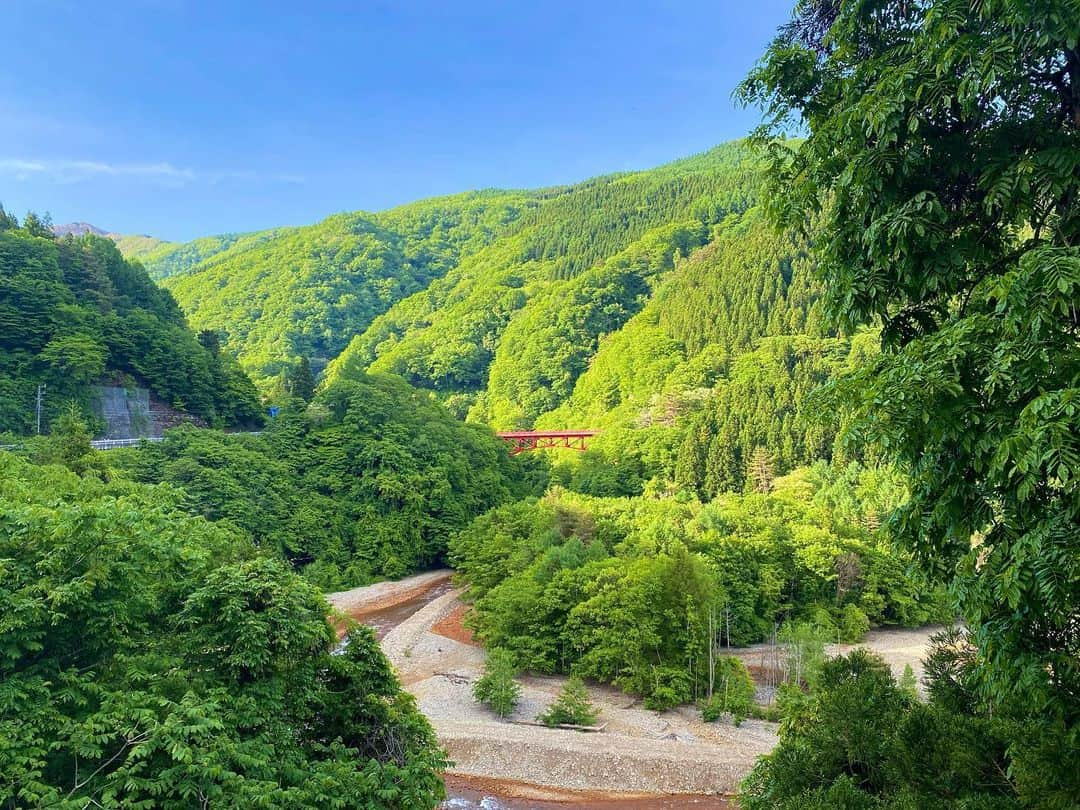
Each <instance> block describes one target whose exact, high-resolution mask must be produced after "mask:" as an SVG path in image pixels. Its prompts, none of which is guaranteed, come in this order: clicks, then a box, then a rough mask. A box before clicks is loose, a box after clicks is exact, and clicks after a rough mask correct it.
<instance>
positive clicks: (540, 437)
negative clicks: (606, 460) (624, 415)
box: [495, 430, 600, 456]
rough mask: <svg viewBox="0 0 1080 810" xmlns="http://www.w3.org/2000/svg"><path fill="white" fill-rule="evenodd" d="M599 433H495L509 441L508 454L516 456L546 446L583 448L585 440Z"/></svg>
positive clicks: (581, 431) (592, 431)
mask: <svg viewBox="0 0 1080 810" xmlns="http://www.w3.org/2000/svg"><path fill="white" fill-rule="evenodd" d="M599 433H600V431H598V430H512V431H508V432H505V433H496V434H495V435H496V436H498V437H499V438H500V439H505V440H506V441H508V442H510V455H512V456H516V455H517V454H518V453H524V452H525V451H526V450H543V449H545V448H548V447H565V448H567V449H569V450H584V449H585V443H586V440H587V439H589V438H590V437H592V436H596V435H598V434H599Z"/></svg>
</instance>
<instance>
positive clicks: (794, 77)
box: [744, 0, 1080, 800]
mask: <svg viewBox="0 0 1080 810" xmlns="http://www.w3.org/2000/svg"><path fill="white" fill-rule="evenodd" d="M744 95H745V97H746V98H747V99H749V100H751V101H756V102H760V103H762V104H763V106H764V107H765V108H766V110H767V113H768V116H769V117H768V121H767V123H766V124H765V126H764V127H763V130H762V132H761V133H760V140H762V141H763V142H766V143H768V145H769V148H770V151H771V170H770V176H771V183H770V185H771V194H770V198H769V199H770V206H771V207H772V209H773V211H774V213H775V214H776V215H777V217H778V220H779V221H780V222H781V223H782V224H784V225H789V226H794V227H797V228H798V227H802V226H804V225H805V223H807V222H809V221H810V220H814V221H815V227H816V228H817V233H819V234H820V236H819V238H818V240H817V243H816V251H815V252H816V256H817V259H818V263H819V267H820V274H821V276H822V278H823V279H824V280H825V282H826V285H825V289H826V301H827V306H828V309H829V311H830V312H831V313H832V315H833V316H834V318H835V319H836V321H837V322H839V323H841V324H843V325H845V326H848V327H852V326H855V325H858V324H864V323H880V324H881V326H882V336H883V349H884V350H883V352H882V354H881V356H880V357H879V358H878V360H877V361H876V362H875V363H873V364H870V365H869V366H868V367H867V368H866V369H865V370H864V371H863V372H862V373H860V374H859V375H857V376H855V377H854V378H853V379H851V380H849V381H848V382H847V383H846V384H845V385H842V386H840V387H839V391H838V395H839V396H838V401H840V402H841V403H843V404H846V405H847V406H848V407H849V408H850V409H851V411H852V429H851V431H850V432H849V434H848V435H849V438H850V440H851V442H853V443H856V444H859V445H865V444H866V443H873V444H876V445H877V446H878V447H879V448H880V450H881V452H882V453H883V454H885V455H886V456H887V457H889V458H891V459H894V460H895V461H896V462H897V463H898V464H899V465H901V467H902V469H903V470H904V471H905V472H907V473H908V474H909V475H910V479H911V482H912V489H911V499H910V500H909V502H908V504H907V505H906V507H904V509H903V510H902V511H901V513H900V515H899V516H898V519H897V520H896V521H895V524H894V527H895V531H896V534H897V537H898V538H899V539H900V540H901V541H902V542H903V543H904V544H905V545H906V546H907V547H908V548H909V549H911V550H912V551H913V552H914V553H915V554H916V555H917V557H918V559H919V560H920V561H921V562H922V564H923V565H924V566H925V568H926V569H927V570H928V571H932V572H934V573H935V574H936V575H938V576H941V577H943V578H946V579H948V580H950V581H951V583H952V590H953V593H954V594H955V596H956V598H957V601H958V603H959V605H960V607H961V608H962V610H963V614H964V616H965V617H966V619H967V620H968V622H969V623H970V626H971V628H972V633H973V640H974V643H975V652H974V656H975V667H974V670H973V672H974V674H975V677H976V678H977V681H978V686H979V697H980V698H981V702H980V707H981V708H982V709H983V710H985V711H993V712H994V713H995V715H997V716H1009V715H1012V716H1016V717H1018V718H1028V717H1031V718H1037V719H1038V720H1039V721H1041V722H1042V723H1043V724H1044V728H1045V730H1044V731H1041V732H1038V733H1039V734H1040V736H1042V737H1044V738H1045V739H1047V740H1056V741H1057V742H1056V744H1057V745H1058V746H1059V747H1060V748H1061V749H1062V750H1063V751H1064V750H1067V751H1069V752H1070V756H1069V757H1066V758H1064V759H1063V760H1062V761H1061V762H1060V763H1058V764H1057V766H1056V767H1054V768H1052V770H1051V773H1050V774H1049V775H1048V781H1049V782H1052V781H1053V780H1054V779H1055V778H1056V779H1058V780H1060V781H1061V785H1062V786H1063V787H1061V788H1059V789H1060V790H1064V789H1065V788H1064V786H1065V785H1068V786H1069V787H1070V788H1071V790H1072V791H1073V793H1072V798H1073V800H1075V799H1076V797H1077V795H1080V786H1078V785H1077V782H1076V779H1077V774H1078V773H1080V767H1077V764H1076V752H1077V751H1080V622H1078V621H1077V605H1080V317H1078V311H1077V306H1076V304H1077V300H1078V299H1080V4H1078V3H1077V2H1076V0H1042V1H1041V2H1038V3H1028V2H1016V1H1015V0H991V1H990V2H983V3H977V4H972V3H970V2H968V0H936V1H935V2H929V3H906V2H883V3H831V2H805V3H802V4H801V5H800V6H799V8H798V11H797V14H796V17H795V20H794V21H793V22H792V24H791V25H789V26H787V27H786V28H784V29H783V30H782V31H781V33H780V35H779V37H778V38H777V40H776V41H775V43H774V44H773V46H772V47H771V48H770V49H769V51H768V53H767V54H766V56H765V58H764V60H763V61H762V63H761V64H760V66H759V67H758V68H757V69H756V70H755V71H754V72H753V73H752V74H751V76H750V78H749V79H748V80H747V82H746V84H745V86H744ZM795 118H801V119H802V120H803V121H804V122H805V124H806V127H807V129H808V132H809V135H808V138H807V140H806V141H805V142H804V143H803V144H802V145H801V147H800V148H799V149H798V150H793V149H791V148H789V146H788V145H786V144H784V143H782V142H777V141H773V140H772V137H773V136H774V135H776V134H778V133H780V132H781V131H782V130H783V129H784V127H785V126H786V125H787V123H788V122H790V121H791V120H793V119H795ZM1011 744H1012V746H1013V747H1016V746H1018V745H1019V741H1018V740H1016V739H1013V740H1012V741H1011ZM1048 793H1050V794H1052V795H1056V791H1055V789H1049V790H1048Z"/></svg>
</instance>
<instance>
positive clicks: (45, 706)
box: [0, 423, 446, 810]
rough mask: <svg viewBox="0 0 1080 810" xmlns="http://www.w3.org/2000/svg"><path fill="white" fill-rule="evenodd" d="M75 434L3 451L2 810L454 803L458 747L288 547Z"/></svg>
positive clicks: (75, 430)
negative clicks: (344, 630)
mask: <svg viewBox="0 0 1080 810" xmlns="http://www.w3.org/2000/svg"><path fill="white" fill-rule="evenodd" d="M67 428H69V430H65V431H58V433H57V435H55V436H53V437H50V438H49V439H47V440H44V442H43V443H44V445H45V446H44V447H39V448H38V449H41V450H42V451H43V452H42V455H43V456H45V457H48V458H50V459H51V460H53V461H58V462H63V463H64V464H66V465H67V466H68V467H70V468H71V469H70V470H69V469H65V467H64V466H60V465H59V464H57V465H49V466H36V465H34V464H30V463H28V462H26V461H24V460H22V459H19V458H17V457H16V456H15V455H14V454H12V453H9V452H0V559H3V561H4V562H3V565H2V566H0V604H2V605H3V616H4V621H3V622H2V623H0V649H2V650H3V655H2V656H0V738H2V739H3V741H4V744H3V746H0V773H2V774H3V778H2V779H0V804H3V805H4V806H5V807H50V806H52V807H88V806H94V805H103V804H104V805H108V806H112V807H127V808H135V807H164V808H184V807H191V806H192V805H193V804H194V805H196V806H198V805H200V804H201V805H203V806H211V805H213V806H226V807H254V806H260V805H262V806H267V805H269V806H274V807H327V806H334V805H335V804H340V805H341V806H350V807H368V808H384V810H391V809H392V808H401V807H432V806H434V805H435V804H436V803H437V802H438V800H439V798H441V796H442V794H443V788H442V783H441V780H440V778H439V772H440V771H441V770H442V769H443V768H444V767H445V765H446V763H445V757H444V755H443V753H442V751H441V750H440V749H439V748H438V745H437V743H436V741H435V738H434V734H433V733H432V730H431V727H430V726H429V725H428V723H427V721H426V720H425V718H424V717H423V716H422V715H421V714H420V713H419V712H418V711H417V709H416V704H415V703H414V701H413V699H412V697H411V696H410V695H408V694H407V693H405V692H403V691H402V690H401V687H400V685H399V683H398V681H397V679H396V677H395V676H394V673H393V671H392V669H391V668H390V665H389V664H388V663H387V661H386V659H385V658H384V657H383V656H382V653H381V651H380V650H379V647H378V645H377V643H376V641H375V638H374V636H373V635H372V634H371V632H370V631H368V630H366V629H364V630H357V631H355V632H353V633H352V634H351V636H350V637H349V639H348V640H347V641H346V643H345V644H343V645H342V646H341V647H340V648H339V649H337V650H336V651H335V650H334V644H335V637H334V632H333V629H332V627H331V624H330V621H329V615H328V614H329V606H328V605H327V604H326V601H325V600H324V599H323V597H322V594H321V593H320V591H319V590H318V589H317V588H316V587H315V586H314V585H312V584H311V583H308V582H305V581H304V580H302V579H301V578H300V577H299V576H297V575H296V574H295V573H293V572H292V571H291V570H290V568H289V566H288V565H286V564H285V563H284V562H282V561H281V560H280V559H279V558H277V556H276V554H275V553H274V551H273V550H271V549H262V550H260V549H259V547H258V546H257V544H256V543H255V542H253V538H252V537H251V536H250V535H248V534H247V533H245V532H243V531H242V530H240V529H239V528H238V527H237V525H236V524H235V523H228V522H224V521H218V522H210V521H207V520H205V519H204V518H202V517H197V516H192V515H190V514H189V513H188V510H187V508H186V505H185V503H184V501H185V500H186V498H187V496H186V495H185V493H184V492H183V491H181V490H179V489H177V488H175V487H170V486H147V485H143V484H135V483H132V482H131V481H127V480H123V479H118V480H113V481H111V482H106V481H103V480H102V477H101V476H102V470H103V468H104V464H103V463H102V462H101V461H100V459H97V460H95V459H93V456H94V455H95V454H93V453H92V452H91V451H90V448H89V443H88V442H87V441H86V437H85V433H83V432H82V431H81V428H80V427H79V426H78V425H77V424H75V423H71V424H69V425H67ZM205 433H206V435H207V436H209V435H212V434H210V433H209V432H205ZM80 434H81V438H80ZM76 470H77V471H79V472H80V473H81V475H80V474H77V473H76V472H75V471H76ZM271 797H272V798H271Z"/></svg>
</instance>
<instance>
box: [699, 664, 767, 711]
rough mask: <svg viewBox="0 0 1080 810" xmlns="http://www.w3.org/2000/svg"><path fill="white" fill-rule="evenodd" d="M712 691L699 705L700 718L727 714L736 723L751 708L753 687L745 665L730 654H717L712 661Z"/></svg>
mask: <svg viewBox="0 0 1080 810" xmlns="http://www.w3.org/2000/svg"><path fill="white" fill-rule="evenodd" d="M710 680H711V681H712V694H710V695H707V696H706V697H705V700H704V701H702V704H701V719H702V720H704V721H706V722H708V723H712V722H714V721H716V720H719V719H720V715H722V714H725V713H727V714H730V715H731V717H732V719H733V720H734V721H735V725H739V724H740V723H742V721H743V720H745V719H746V718H747V717H749V716H750V714H751V712H753V711H754V697H755V695H756V694H757V687H756V686H755V685H754V681H753V679H752V678H751V677H750V673H749V671H747V669H746V664H744V663H743V662H742V661H740V660H739V659H738V658H735V657H734V656H721V657H719V658H718V659H717V660H716V661H715V662H714V663H713V671H712V672H711V673H710Z"/></svg>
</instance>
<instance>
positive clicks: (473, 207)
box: [144, 192, 531, 392]
mask: <svg viewBox="0 0 1080 810" xmlns="http://www.w3.org/2000/svg"><path fill="white" fill-rule="evenodd" d="M530 205H531V200H530V198H528V197H527V196H525V195H521V194H514V193H494V192H493V193H484V192H479V193H471V194H463V195H460V196H457V197H449V198H444V199H440V200H432V201H428V202H422V203H416V204H414V205H410V206H405V207H403V208H398V209H394V210H391V211H386V212H383V213H381V214H374V215H371V214H363V213H355V214H339V215H335V216H332V217H329V218H328V219H326V220H324V221H323V222H320V223H319V224H317V225H312V226H309V227H304V228H279V229H276V230H271V231H261V232H257V233H253V234H246V235H228V236H221V237H212V238H208V239H201V240H196V241H195V242H191V243H188V244H185V245H179V246H170V247H168V248H163V249H162V250H161V251H159V252H156V253H153V254H149V255H147V256H146V257H144V258H145V260H146V261H147V263H148V266H149V267H150V270H151V273H153V274H155V275H156V276H157V277H159V278H164V282H163V283H164V285H165V286H166V287H167V288H168V289H169V290H170V291H171V292H172V293H173V294H174V295H175V296H176V298H177V300H178V301H179V302H180V304H181V306H182V307H183V308H184V310H185V312H187V313H188V317H189V318H190V320H191V323H192V324H193V325H194V326H195V327H196V328H199V329H215V330H218V331H220V332H221V333H222V334H223V335H224V337H225V342H226V345H227V346H228V347H229V348H230V350H232V351H235V352H236V353H237V354H238V356H239V358H240V361H241V363H242V365H243V366H244V367H245V369H247V370H248V371H249V373H251V374H252V376H253V377H254V378H255V380H256V382H257V383H258V384H259V385H260V387H261V388H262V389H263V390H264V392H268V391H272V390H273V388H274V384H275V383H276V382H277V381H278V379H279V377H280V375H281V374H283V373H284V372H286V371H287V370H288V369H289V368H290V367H292V366H294V365H295V364H296V363H297V362H299V359H300V358H306V359H307V360H308V361H309V362H310V363H311V365H312V366H313V367H314V368H315V369H316V370H318V369H320V368H321V367H322V366H323V365H325V364H326V363H327V361H329V360H330V359H331V358H333V357H334V356H336V355H337V354H338V352H340V351H341V350H342V349H343V348H344V347H345V345H346V344H347V343H348V341H349V338H350V337H351V336H352V335H354V334H358V333H360V332H362V331H364V330H365V329H366V328H367V326H368V325H369V324H370V323H371V321H372V320H373V319H374V318H375V317H376V316H377V315H380V314H381V313H383V312H385V311H386V310H387V309H388V308H389V307H390V306H391V305H392V304H394V303H396V302H397V301H399V300H401V299H403V298H405V297H407V296H409V295H411V294H413V293H415V292H418V291H420V290H423V289H425V288H426V287H427V286H428V285H429V284H430V283H431V282H432V281H433V280H435V279H438V278H440V277H441V276H443V275H444V274H445V273H446V272H447V271H448V270H449V269H450V268H451V267H453V266H455V265H456V264H457V262H458V261H459V260H460V259H461V258H462V257H464V256H467V255H469V254H471V253H474V252H476V251H477V250H478V249H480V248H481V247H483V246H484V245H486V244H488V243H490V242H491V241H492V240H493V239H494V238H495V237H496V236H497V235H498V234H500V233H501V232H502V231H503V229H504V228H505V227H506V225H507V223H509V222H512V221H513V220H515V219H516V218H518V217H519V216H520V215H521V214H522V213H523V212H524V211H525V210H527V208H528V207H529V206H530Z"/></svg>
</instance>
